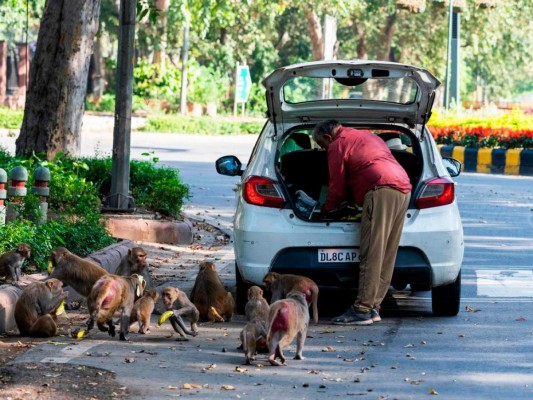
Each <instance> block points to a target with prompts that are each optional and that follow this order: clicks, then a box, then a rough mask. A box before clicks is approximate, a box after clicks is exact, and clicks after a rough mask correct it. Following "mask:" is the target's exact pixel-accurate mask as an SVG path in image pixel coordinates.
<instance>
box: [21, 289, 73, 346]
mask: <svg viewBox="0 0 533 400" xmlns="http://www.w3.org/2000/svg"><path fill="white" fill-rule="evenodd" d="M67 296H68V292H64V291H63V283H62V282H61V281H60V280H57V279H53V278H52V279H48V280H46V281H44V282H33V283H30V284H29V285H28V286H26V287H25V288H24V289H23V290H22V294H21V295H20V297H19V299H18V300H17V303H16V304H15V322H16V323H17V327H18V329H19V331H20V334H21V336H31V337H52V336H55V335H56V334H57V323H56V322H57V315H56V314H57V313H56V311H57V309H58V307H59V306H60V305H61V302H62V301H64V300H65V299H66V298H67Z"/></svg>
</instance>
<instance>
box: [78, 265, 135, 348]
mask: <svg viewBox="0 0 533 400" xmlns="http://www.w3.org/2000/svg"><path fill="white" fill-rule="evenodd" d="M143 290H144V278H143V277H142V276H140V275H137V274H133V275H131V276H119V275H111V274H108V275H104V276H102V277H101V278H100V279H98V281H96V283H95V284H94V286H93V288H92V290H91V292H90V293H89V296H88V297H87V306H88V308H89V315H90V317H89V321H88V322H87V331H89V330H91V329H92V328H93V327H94V323H95V322H96V325H97V326H98V329H100V330H101V331H102V332H109V336H112V337H115V325H114V324H113V315H114V314H115V313H116V312H119V313H120V336H119V337H120V340H128V337H127V335H128V329H129V326H130V316H131V312H132V309H133V304H134V303H135V301H136V300H137V299H138V298H139V297H141V295H142V293H143ZM105 325H107V327H106V326H105Z"/></svg>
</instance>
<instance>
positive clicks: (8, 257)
mask: <svg viewBox="0 0 533 400" xmlns="http://www.w3.org/2000/svg"><path fill="white" fill-rule="evenodd" d="M30 256H31V247H30V246H29V245H28V244H26V243H20V244H19V245H18V246H17V248H16V250H10V251H6V252H5V253H4V254H2V255H1V256H0V275H6V276H7V273H8V272H9V273H10V274H11V281H12V283H13V284H15V285H17V286H18V285H19V282H20V275H21V273H22V264H23V263H24V260H26V259H27V258H30Z"/></svg>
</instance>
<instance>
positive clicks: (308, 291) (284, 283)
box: [263, 272, 318, 324]
mask: <svg viewBox="0 0 533 400" xmlns="http://www.w3.org/2000/svg"><path fill="white" fill-rule="evenodd" d="M263 283H264V284H265V286H266V288H267V289H268V290H269V291H270V293H272V298H271V299H270V303H274V302H275V301H277V300H279V299H283V298H285V296H287V294H288V293H289V292H292V291H293V290H298V291H300V292H302V293H303V294H305V298H306V300H307V303H308V304H309V305H311V304H313V321H314V322H315V324H316V323H318V286H317V285H316V283H315V282H314V281H313V280H312V279H310V278H308V277H306V276H301V275H291V274H278V273H277V272H269V273H267V274H266V275H265V277H264V278H263Z"/></svg>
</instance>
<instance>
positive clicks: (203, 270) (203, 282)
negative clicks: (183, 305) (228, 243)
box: [191, 261, 235, 322]
mask: <svg viewBox="0 0 533 400" xmlns="http://www.w3.org/2000/svg"><path fill="white" fill-rule="evenodd" d="M191 300H192V302H193V303H194V305H195V306H196V308H197V309H198V311H199V312H200V318H201V319H202V320H204V321H205V320H207V321H211V322H213V321H220V322H223V321H231V317H232V316H233V307H234V306H235V301H234V300H233V296H232V295H231V293H230V292H228V291H226V289H225V288H224V285H223V284H222V281H221V280H220V277H219V276H218V274H217V271H216V268H215V264H213V263H212V262H210V261H204V262H202V263H200V270H199V271H198V275H197V276H196V281H195V282H194V286H193V288H192V291H191Z"/></svg>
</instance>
